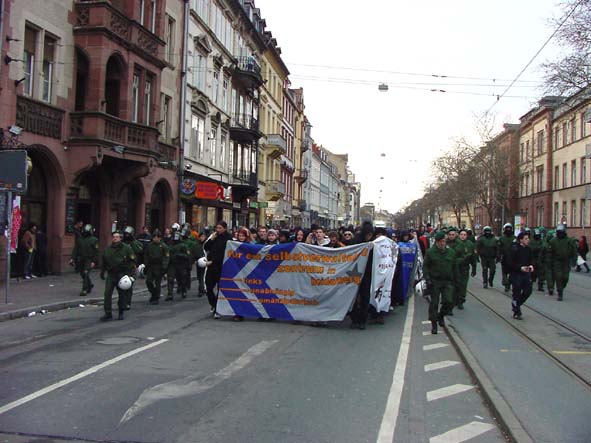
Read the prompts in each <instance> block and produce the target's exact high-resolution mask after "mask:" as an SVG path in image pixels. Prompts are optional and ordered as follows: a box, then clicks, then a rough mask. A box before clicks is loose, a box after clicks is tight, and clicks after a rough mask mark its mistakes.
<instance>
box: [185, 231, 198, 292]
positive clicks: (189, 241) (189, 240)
mask: <svg viewBox="0 0 591 443" xmlns="http://www.w3.org/2000/svg"><path fill="white" fill-rule="evenodd" d="M181 238H182V240H183V242H184V243H185V245H187V247H188V248H189V252H190V254H189V264H188V267H187V271H186V273H185V278H186V280H185V288H186V291H187V292H189V290H190V289H191V268H192V267H193V251H194V250H195V247H196V244H197V240H195V238H194V237H193V236H192V235H191V225H189V224H188V223H185V225H184V227H183V229H181Z"/></svg>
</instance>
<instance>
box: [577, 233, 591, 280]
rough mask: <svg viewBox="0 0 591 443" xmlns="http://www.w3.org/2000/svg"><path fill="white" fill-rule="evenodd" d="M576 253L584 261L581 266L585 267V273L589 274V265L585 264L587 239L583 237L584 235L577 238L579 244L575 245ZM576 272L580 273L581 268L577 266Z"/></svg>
mask: <svg viewBox="0 0 591 443" xmlns="http://www.w3.org/2000/svg"><path fill="white" fill-rule="evenodd" d="M577 251H578V253H579V255H580V256H581V258H582V259H583V260H584V263H583V265H582V266H584V267H585V269H586V270H587V272H589V265H588V264H587V254H588V253H589V245H588V244H587V237H585V236H584V235H581V237H580V238H579V243H578V245H577ZM576 271H577V272H581V266H580V265H577V269H576Z"/></svg>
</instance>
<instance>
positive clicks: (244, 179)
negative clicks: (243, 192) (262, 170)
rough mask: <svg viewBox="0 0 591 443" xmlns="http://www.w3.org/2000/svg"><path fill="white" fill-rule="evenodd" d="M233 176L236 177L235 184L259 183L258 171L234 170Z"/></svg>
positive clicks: (249, 184)
mask: <svg viewBox="0 0 591 443" xmlns="http://www.w3.org/2000/svg"><path fill="white" fill-rule="evenodd" d="M232 176H233V177H234V182H233V184H234V185H248V186H252V187H256V186H257V184H258V183H257V175H256V172H249V171H238V172H234V173H233V174H232Z"/></svg>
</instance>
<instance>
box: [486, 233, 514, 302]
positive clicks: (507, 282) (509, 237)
mask: <svg viewBox="0 0 591 443" xmlns="http://www.w3.org/2000/svg"><path fill="white" fill-rule="evenodd" d="M514 242H515V235H514V232H513V225H512V224H511V223H505V225H504V226H503V235H502V236H501V238H499V249H500V251H499V252H500V254H501V257H500V260H501V272H502V282H503V286H505V292H509V291H510V290H511V269H510V268H509V262H508V259H509V254H511V250H512V248H513V243H514ZM491 286H492V285H491Z"/></svg>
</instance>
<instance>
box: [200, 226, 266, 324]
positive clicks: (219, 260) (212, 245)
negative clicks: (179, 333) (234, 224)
mask: <svg viewBox="0 0 591 443" xmlns="http://www.w3.org/2000/svg"><path fill="white" fill-rule="evenodd" d="M266 231H267V230H266V229H265V230H264V233H265V234H266ZM260 235H261V229H260V228H259V236H260ZM230 240H232V236H231V235H230V234H229V233H228V224H227V223H226V222H225V221H223V220H220V221H219V222H217V224H216V225H215V232H214V233H213V234H211V235H210V236H209V238H208V239H207V240H205V243H203V249H204V250H205V252H206V253H207V260H208V261H207V271H206V272H205V290H206V291H207V300H208V301H209V305H210V306H211V312H212V313H213V316H214V318H220V315H219V314H218V313H217V312H216V311H215V309H216V306H217V303H218V294H219V282H220V278H221V276H222V265H223V263H224V252H225V251H226V243H228V241H230ZM216 287H217V288H216Z"/></svg>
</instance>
